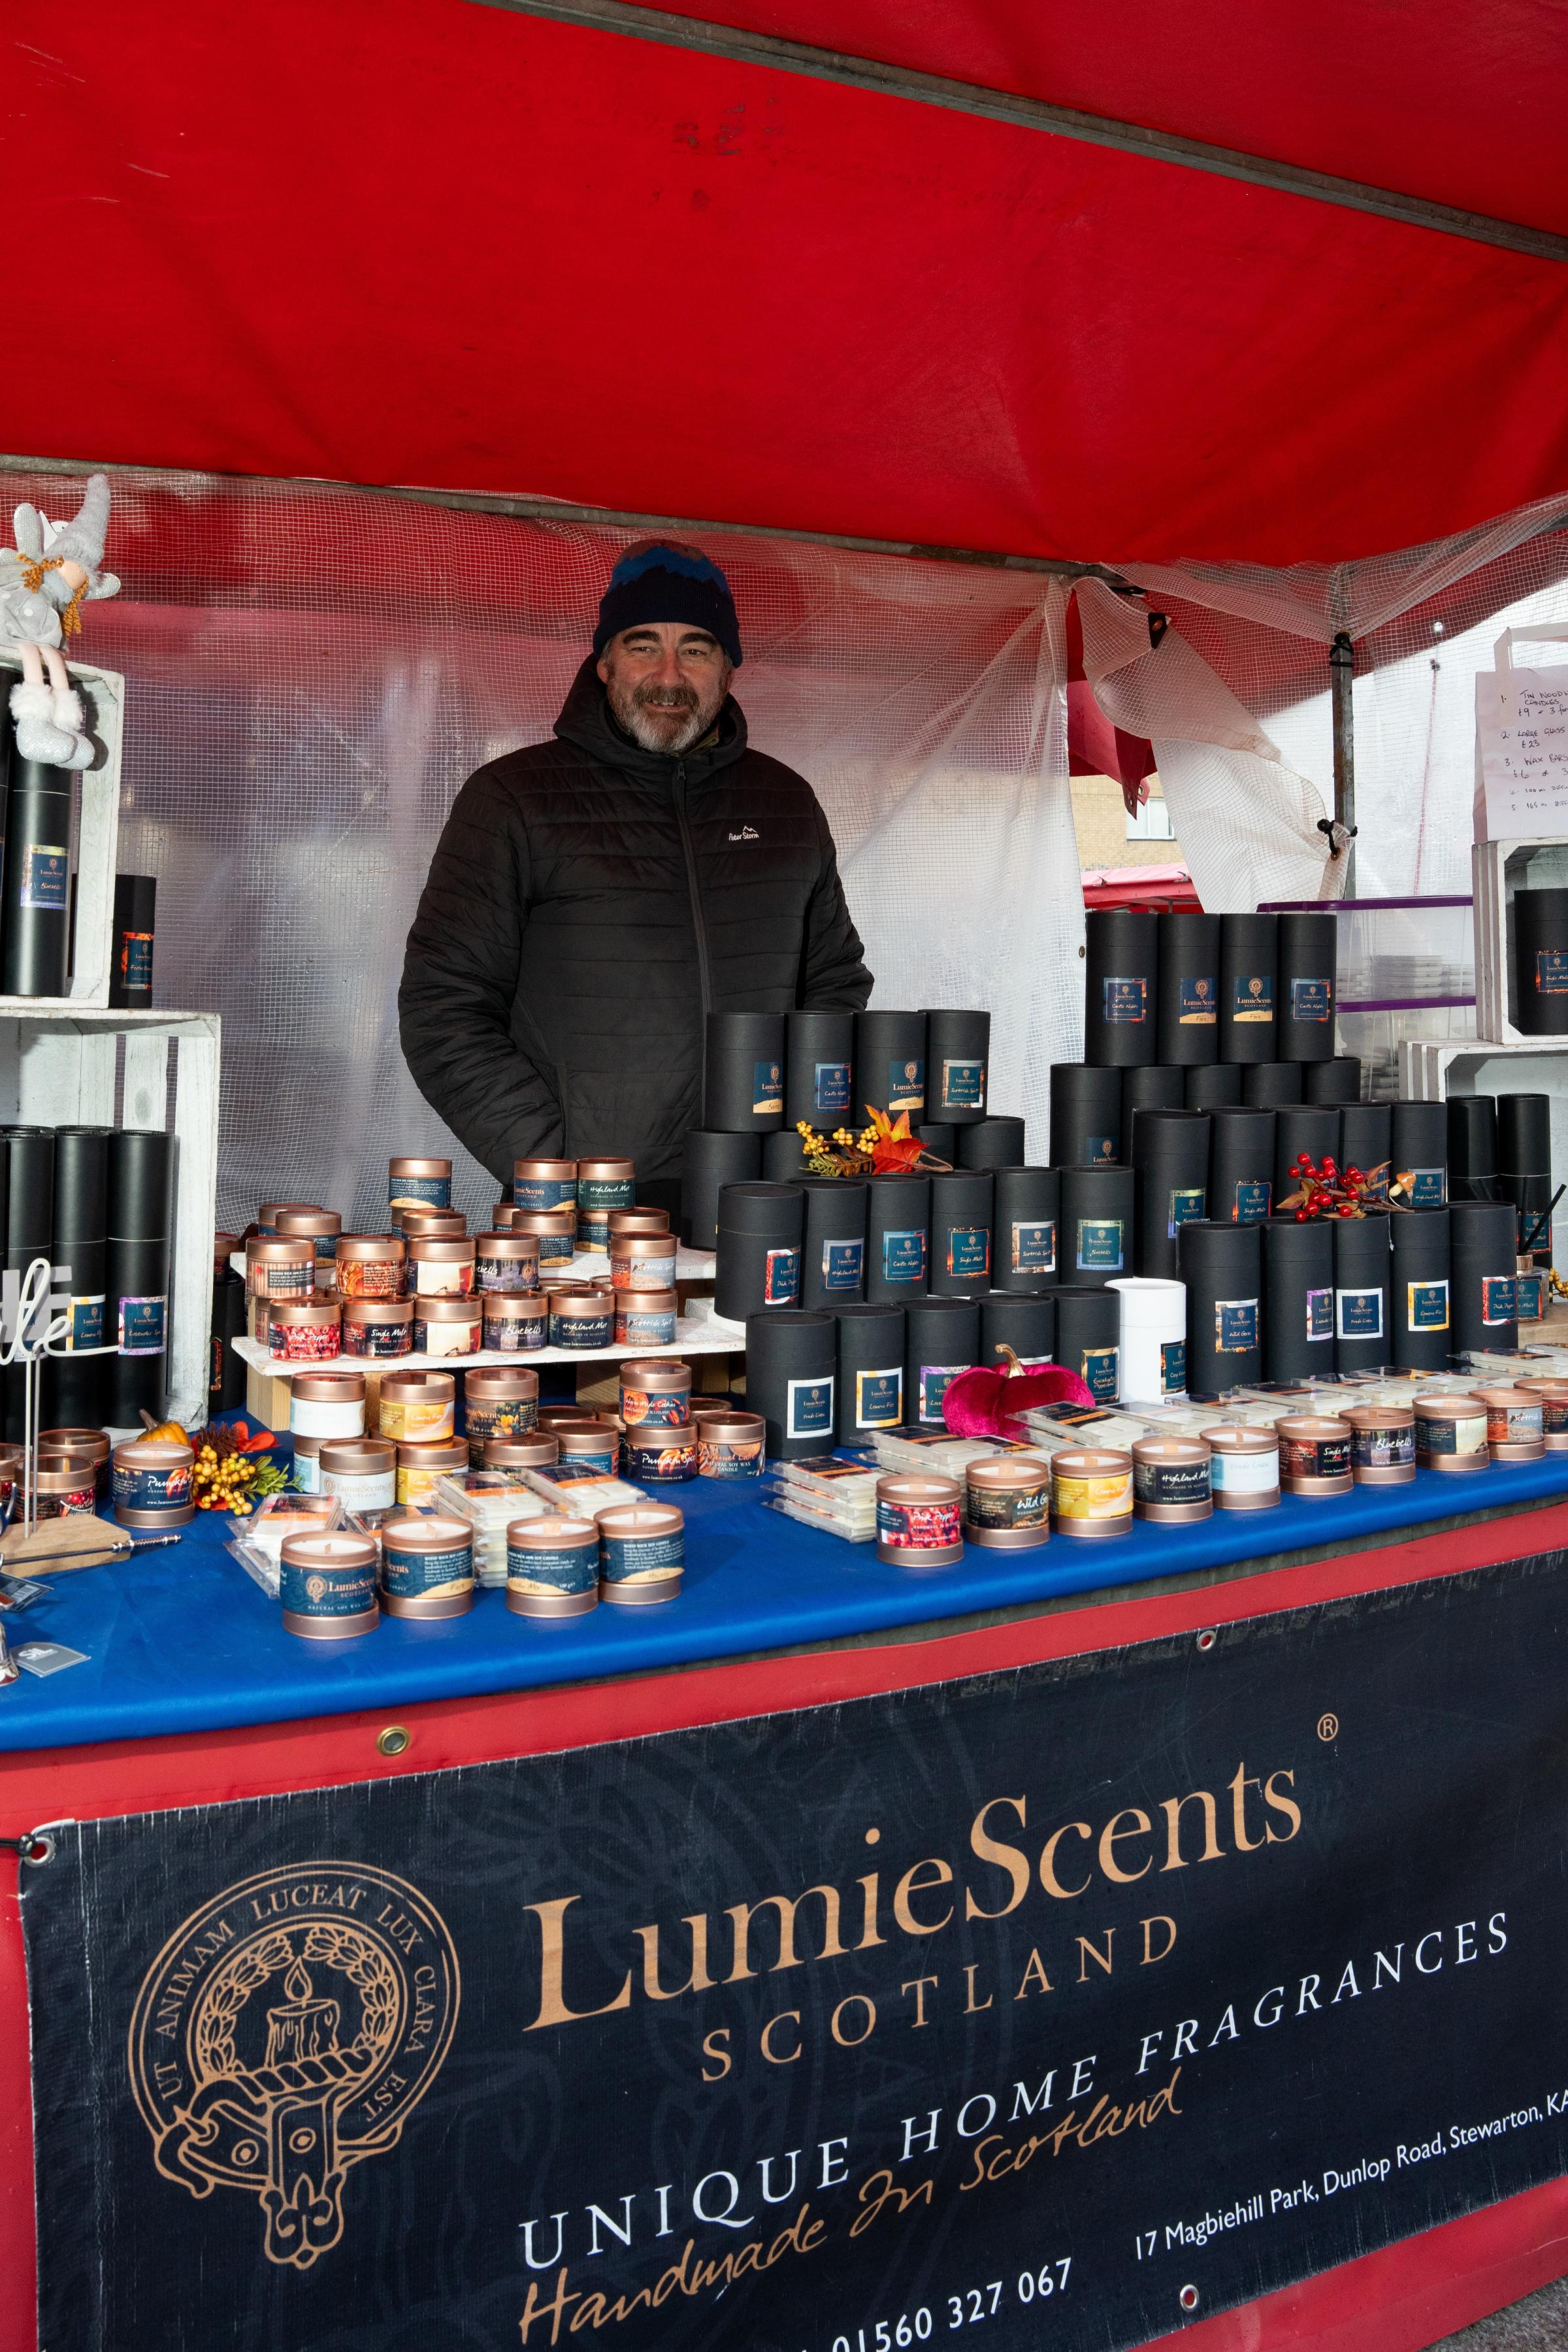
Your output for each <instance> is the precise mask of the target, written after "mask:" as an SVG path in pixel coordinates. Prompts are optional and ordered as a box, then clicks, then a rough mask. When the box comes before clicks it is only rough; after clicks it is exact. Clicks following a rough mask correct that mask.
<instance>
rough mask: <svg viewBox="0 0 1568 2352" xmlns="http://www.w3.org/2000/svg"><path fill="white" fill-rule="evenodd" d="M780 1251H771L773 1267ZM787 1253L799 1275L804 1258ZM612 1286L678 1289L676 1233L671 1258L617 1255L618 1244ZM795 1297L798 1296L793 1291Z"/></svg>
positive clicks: (612, 1251) (612, 1254) (612, 1257)
mask: <svg viewBox="0 0 1568 2352" xmlns="http://www.w3.org/2000/svg"><path fill="white" fill-rule="evenodd" d="M774 1255H776V1253H774V1252H773V1251H770V1252H769V1253H768V1264H769V1266H770V1267H771V1266H772V1265H773V1257H774ZM787 1255H789V1256H790V1257H791V1258H793V1259H794V1261H795V1271H796V1278H797V1280H798V1278H799V1269H800V1257H799V1254H798V1253H797V1252H796V1251H794V1250H791V1251H789V1252H788V1253H787ZM610 1287H611V1289H612V1290H673V1289H674V1288H675V1236H674V1234H671V1235H670V1241H669V1255H668V1257H617V1256H616V1251H615V1246H614V1244H611V1249H610ZM790 1296H791V1297H794V1296H795V1293H794V1292H793V1291H792V1292H791V1293H790Z"/></svg>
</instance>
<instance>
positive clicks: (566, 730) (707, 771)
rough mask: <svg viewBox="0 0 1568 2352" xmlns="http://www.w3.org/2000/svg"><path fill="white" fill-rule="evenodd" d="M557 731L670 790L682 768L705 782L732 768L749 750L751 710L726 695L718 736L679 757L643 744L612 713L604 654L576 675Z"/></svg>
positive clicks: (690, 778) (598, 757) (593, 755)
mask: <svg viewBox="0 0 1568 2352" xmlns="http://www.w3.org/2000/svg"><path fill="white" fill-rule="evenodd" d="M555 732H556V733H557V735H559V736H560V738H561V740H562V741H563V743H574V744H575V745H576V747H577V749H578V750H579V751H586V752H587V754H588V756H589V758H590V759H591V760H595V761H599V762H600V763H601V764H602V765H603V766H605V767H606V768H618V769H619V770H620V772H621V773H622V774H623V775H628V776H635V777H636V778H637V781H638V782H639V783H645V784H658V785H660V786H663V787H666V788H668V785H669V784H670V783H671V782H673V780H674V776H675V772H676V769H677V768H678V767H684V769H685V770H686V777H687V782H689V783H693V784H700V783H704V782H707V780H708V778H709V777H710V776H713V775H717V774H718V772H719V771H720V769H721V768H729V767H732V766H733V765H734V763H735V761H737V760H738V759H740V758H741V756H742V753H743V752H744V751H745V748H746V720H745V714H744V713H743V711H742V709H741V706H740V704H739V703H738V702H737V701H736V700H735V698H734V697H733V695H729V696H727V697H726V698H725V700H724V705H723V708H722V709H721V711H720V713H719V717H718V719H717V721H716V723H715V727H714V730H713V733H714V740H713V741H711V742H708V743H694V744H693V745H692V747H691V749H690V751H686V752H683V753H682V754H681V755H680V757H679V759H673V758H671V756H670V754H669V753H668V751H644V750H643V748H642V745H641V744H640V743H634V742H633V741H632V740H631V738H630V736H628V735H626V734H623V733H622V731H621V730H620V728H618V727H617V726H616V722H615V720H614V719H612V718H611V716H610V706H609V701H608V698H606V696H605V689H604V686H603V684H602V683H601V680H600V677H599V668H598V657H597V656H596V655H594V654H590V655H589V656H588V657H587V659H586V660H585V661H584V664H583V667H582V668H581V669H580V670H579V671H578V673H577V675H576V677H574V679H573V681H572V684H571V688H570V689H569V690H568V693H567V696H566V700H565V703H564V705H563V709H562V712H561V716H560V718H559V719H557V720H556V722H555Z"/></svg>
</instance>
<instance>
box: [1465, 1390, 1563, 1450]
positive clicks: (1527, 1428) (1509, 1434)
mask: <svg viewBox="0 0 1568 2352" xmlns="http://www.w3.org/2000/svg"><path fill="white" fill-rule="evenodd" d="M1472 1394H1473V1395H1474V1396H1475V1397H1476V1398H1477V1399H1478V1400H1479V1402H1480V1403H1482V1404H1484V1405H1485V1407H1486V1409H1487V1443H1488V1444H1489V1447H1490V1449H1491V1457H1492V1460H1493V1461H1494V1462H1538V1461H1539V1460H1540V1459H1541V1456H1542V1454H1544V1453H1545V1451H1546V1430H1545V1413H1544V1408H1543V1406H1542V1400H1541V1399H1540V1398H1539V1397H1538V1396H1534V1395H1531V1394H1521V1392H1520V1391H1519V1390H1518V1389H1517V1388H1486V1389H1476V1390H1474V1391H1472Z"/></svg>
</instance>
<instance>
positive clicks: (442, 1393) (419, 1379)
mask: <svg viewBox="0 0 1568 2352" xmlns="http://www.w3.org/2000/svg"><path fill="white" fill-rule="evenodd" d="M457 1393H458V1383H457V1381H455V1380H454V1379H453V1378H452V1375H451V1373H450V1372H426V1371H412V1372H384V1373H383V1374H382V1376H381V1394H382V1401H383V1402H386V1400H387V1399H389V1398H390V1399H391V1400H392V1402H394V1403H395V1404H451V1403H452V1402H454V1401H455V1400H456V1397H457Z"/></svg>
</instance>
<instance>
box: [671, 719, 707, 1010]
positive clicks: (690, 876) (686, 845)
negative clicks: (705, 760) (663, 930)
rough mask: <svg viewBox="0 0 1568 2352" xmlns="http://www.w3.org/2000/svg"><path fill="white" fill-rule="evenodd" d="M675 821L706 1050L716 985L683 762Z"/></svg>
mask: <svg viewBox="0 0 1568 2352" xmlns="http://www.w3.org/2000/svg"><path fill="white" fill-rule="evenodd" d="M675 821H676V823H677V824H679V827H680V847H681V854H682V855H683V856H684V857H685V859H686V888H687V892H688V895H689V898H690V900H691V929H692V931H693V932H694V934H695V936H696V940H697V979H698V983H699V985H700V989H701V992H702V1014H703V1022H702V1028H703V1040H704V1048H705V1049H706V1041H707V1032H708V1019H707V1016H708V1014H709V1013H711V1012H712V1010H713V982H712V977H711V974H710V971H709V969H708V926H707V924H706V923H705V922H704V921H703V919H702V900H701V898H700V896H699V895H698V889H697V851H696V848H695V845H693V842H692V839H691V827H690V826H689V824H687V822H686V762H685V761H684V760H682V761H680V763H679V766H678V767H677V769H676V771H675Z"/></svg>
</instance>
